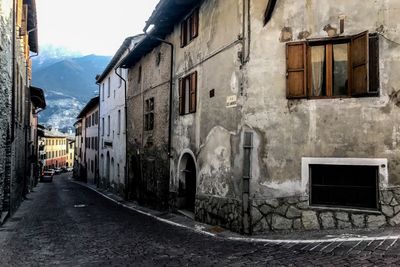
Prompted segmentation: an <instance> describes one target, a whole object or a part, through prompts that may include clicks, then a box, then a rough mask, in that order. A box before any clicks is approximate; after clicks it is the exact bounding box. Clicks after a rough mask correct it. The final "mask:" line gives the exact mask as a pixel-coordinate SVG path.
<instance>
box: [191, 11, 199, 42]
mask: <svg viewBox="0 0 400 267" xmlns="http://www.w3.org/2000/svg"><path fill="white" fill-rule="evenodd" d="M198 34H199V10H198V9H196V10H195V11H194V12H193V15H192V16H191V36H190V37H191V38H190V39H191V40H192V39H194V38H196V37H197V35H198Z"/></svg>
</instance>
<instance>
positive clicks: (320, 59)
mask: <svg viewBox="0 0 400 267" xmlns="http://www.w3.org/2000/svg"><path fill="white" fill-rule="evenodd" d="M311 65H312V66H311V67H312V95H313V96H321V93H322V85H323V81H324V67H325V46H313V47H311Z"/></svg>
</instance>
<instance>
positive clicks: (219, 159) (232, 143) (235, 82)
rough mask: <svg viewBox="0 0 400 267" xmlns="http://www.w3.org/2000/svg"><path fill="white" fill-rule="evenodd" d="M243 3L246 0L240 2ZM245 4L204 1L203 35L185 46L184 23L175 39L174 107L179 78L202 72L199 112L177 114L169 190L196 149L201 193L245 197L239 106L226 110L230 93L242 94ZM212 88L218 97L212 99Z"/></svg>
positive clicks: (176, 186) (199, 77) (174, 190)
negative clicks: (238, 157)
mask: <svg viewBox="0 0 400 267" xmlns="http://www.w3.org/2000/svg"><path fill="white" fill-rule="evenodd" d="M238 2H240V3H241V1H238ZM241 12H242V4H232V3H231V2H230V1H217V0H208V1H204V2H203V3H202V5H201V6H200V9H199V34H198V37H196V38H195V39H194V40H193V41H192V42H190V43H189V44H188V45H187V46H185V47H183V48H180V45H179V44H180V27H179V25H180V24H179V23H178V24H177V26H176V27H175V30H174V32H173V33H172V34H171V36H170V38H171V40H172V42H173V43H174V44H175V46H176V47H177V48H176V57H175V66H174V69H175V74H176V77H175V89H174V104H173V105H174V106H175V107H178V106H179V103H178V95H179V87H178V82H177V81H178V79H179V78H181V77H184V76H186V75H188V74H190V73H192V72H194V71H197V110H196V112H195V113H192V114H186V115H179V114H178V108H176V109H174V113H173V131H174V132H173V136H174V137H173V160H172V161H171V182H170V191H172V192H177V190H178V185H179V180H180V179H181V182H183V180H182V177H181V176H182V175H181V173H180V172H179V171H178V170H177V168H178V164H179V158H180V157H181V156H182V154H183V153H184V152H185V151H192V152H193V154H194V155H195V157H196V158H195V160H196V161H197V167H198V170H197V174H198V176H197V181H196V182H197V190H196V195H197V196H199V195H204V196H215V197H227V198H240V193H241V191H240V181H241V165H240V167H237V166H235V153H237V151H238V150H239V147H238V146H239V139H240V138H239V137H240V133H241V127H240V124H241V120H242V117H241V114H240V106H239V105H238V106H237V107H233V108H226V99H227V97H228V96H233V95H234V96H236V97H238V96H240V91H241V88H240V85H241V81H242V76H241V72H240V59H239V57H238V53H239V52H240V51H241V49H242V46H241V43H240V42H239V41H238V39H239V37H240V34H241ZM210 90H214V92H215V96H214V97H210Z"/></svg>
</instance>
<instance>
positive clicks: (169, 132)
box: [143, 26, 174, 158]
mask: <svg viewBox="0 0 400 267" xmlns="http://www.w3.org/2000/svg"><path fill="white" fill-rule="evenodd" d="M147 28H148V26H146V27H145V28H144V29H143V32H144V34H145V35H146V36H148V37H149V38H152V39H155V40H158V41H160V42H162V43H164V44H167V45H169V46H170V47H171V59H170V74H169V118H168V157H169V158H172V152H171V150H172V92H173V82H172V78H173V74H174V72H173V65H174V44H173V43H171V42H168V41H166V40H164V39H161V38H158V37H155V36H152V35H150V34H149V33H147V32H146V30H147Z"/></svg>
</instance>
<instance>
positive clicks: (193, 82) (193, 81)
mask: <svg viewBox="0 0 400 267" xmlns="http://www.w3.org/2000/svg"><path fill="white" fill-rule="evenodd" d="M189 91H190V99H189V102H190V103H189V112H190V113H193V112H196V94H197V71H195V72H193V73H192V74H191V75H190V90H189Z"/></svg>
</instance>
